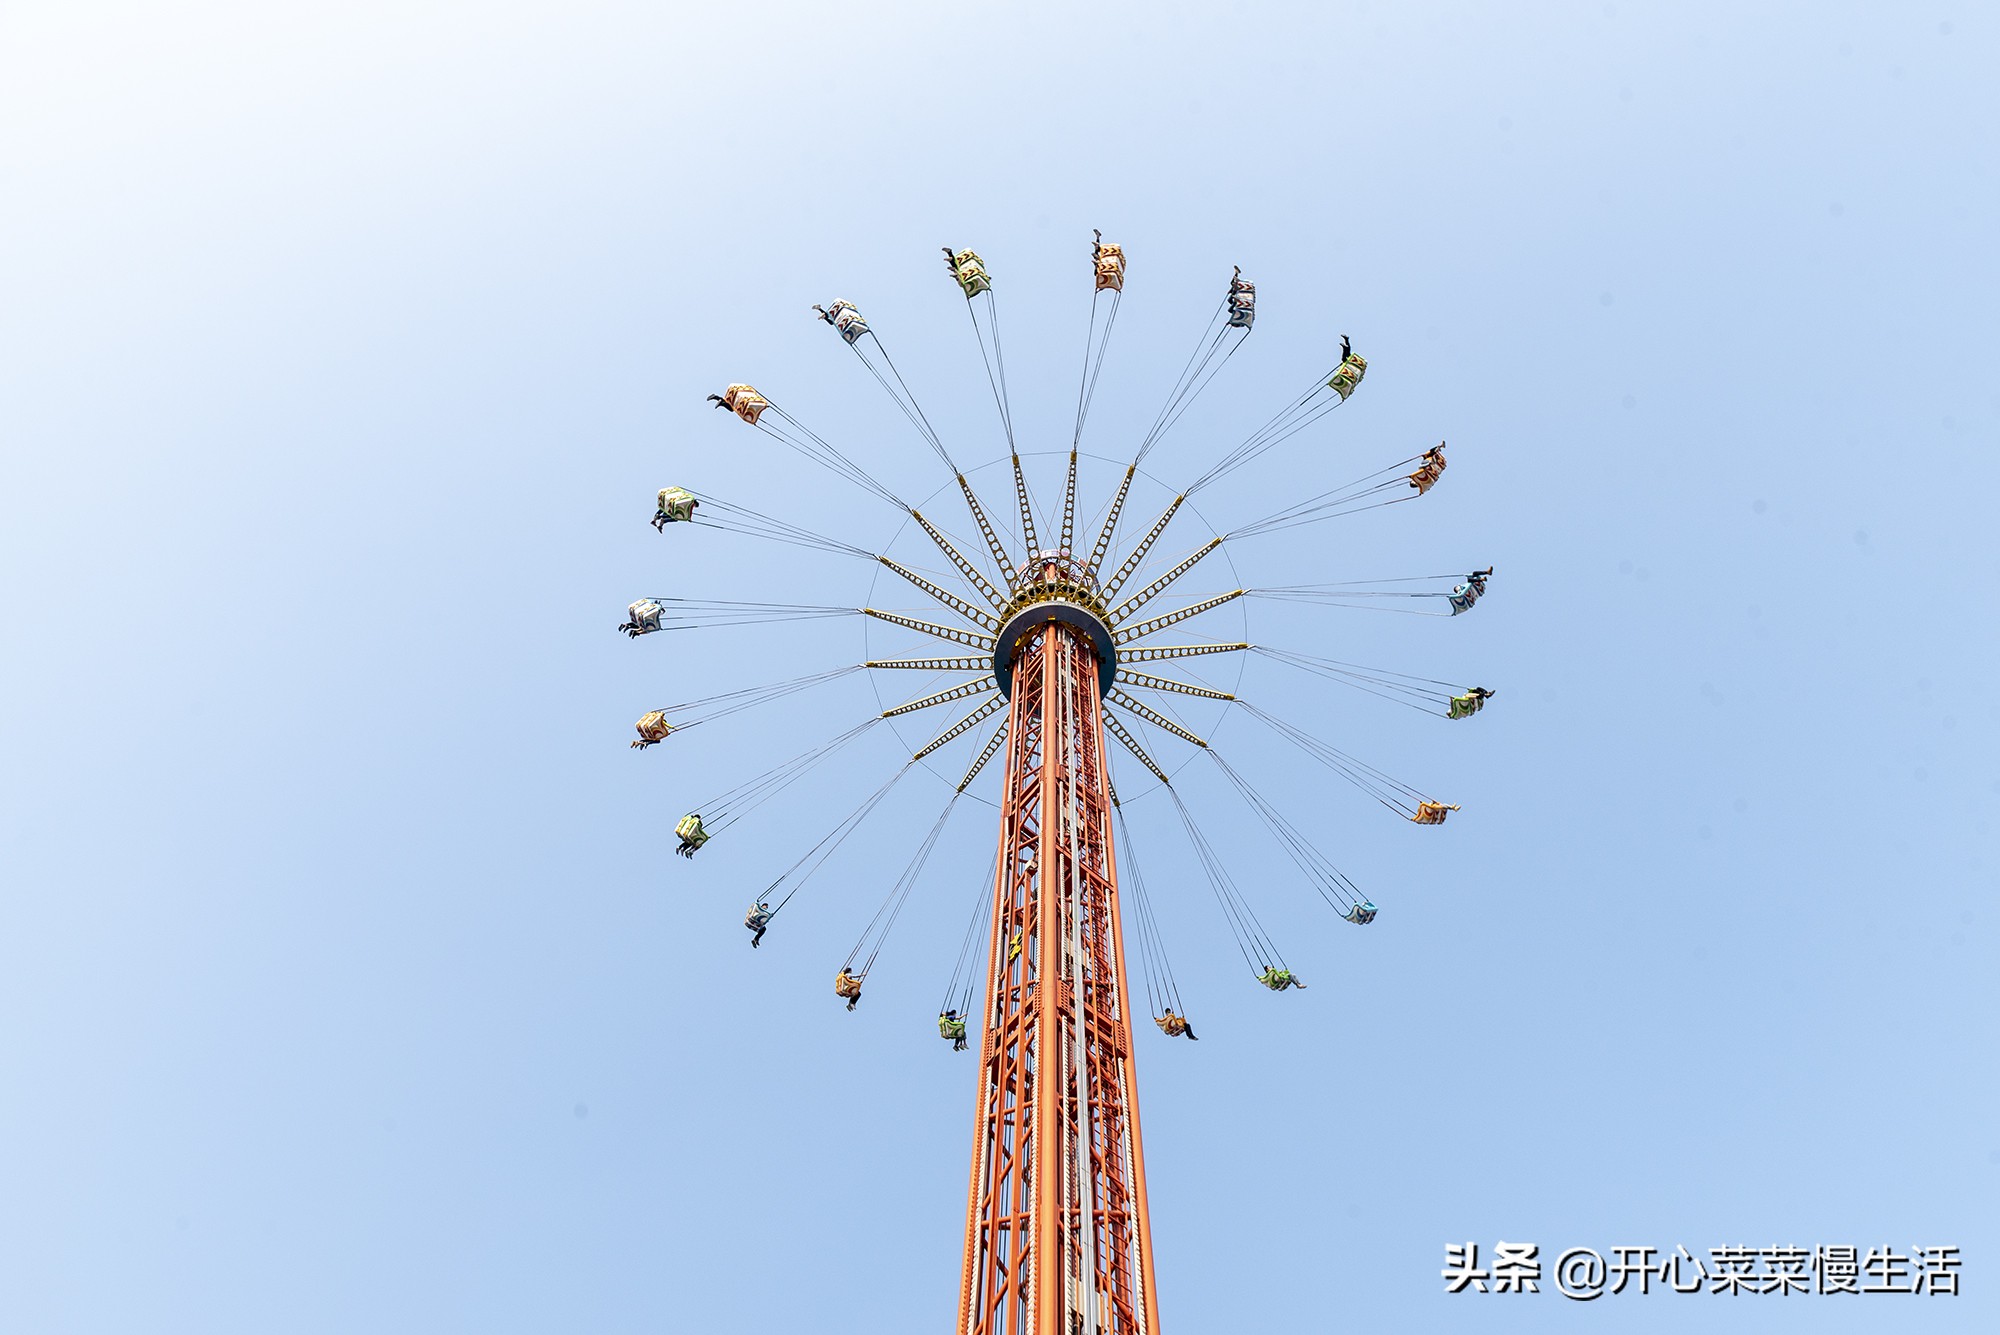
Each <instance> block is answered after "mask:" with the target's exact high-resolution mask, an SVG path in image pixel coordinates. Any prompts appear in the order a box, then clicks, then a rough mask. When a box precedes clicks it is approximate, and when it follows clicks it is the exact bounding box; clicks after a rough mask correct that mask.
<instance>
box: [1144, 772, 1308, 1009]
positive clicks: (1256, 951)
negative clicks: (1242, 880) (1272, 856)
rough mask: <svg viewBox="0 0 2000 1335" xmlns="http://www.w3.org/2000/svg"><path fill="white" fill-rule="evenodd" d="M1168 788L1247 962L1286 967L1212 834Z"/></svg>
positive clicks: (1257, 966)
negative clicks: (1213, 842)
mask: <svg viewBox="0 0 2000 1335" xmlns="http://www.w3.org/2000/svg"><path fill="white" fill-rule="evenodd" d="M1166 792H1167V796H1168V797H1170V798H1172V799H1173V803H1174V810H1175V811H1176V812H1178V813H1179V814H1180V818H1181V824H1182V825H1183V826H1184V827H1185V828H1186V830H1187V836H1188V843H1189V844H1190V845H1192V846H1193V848H1194V851H1195V859H1196V860H1197V861H1198V862H1200V863H1201V866H1202V871H1203V873H1204V874H1205V875H1206V876H1207V878H1208V884H1209V889H1211V890H1213V891H1214V892H1215V900H1216V903H1218V904H1220V905H1222V913H1223V916H1224V917H1225V918H1226V919H1228V921H1229V930H1230V933H1231V935H1233V936H1234V937H1235V938H1236V948H1237V950H1238V951H1240V952H1241V953H1242V955H1243V962H1244V963H1246V964H1248V965H1249V966H1250V967H1251V968H1252V969H1253V970H1255V971H1257V972H1258V973H1262V972H1263V971H1264V970H1265V969H1268V968H1270V967H1271V965H1272V964H1273V963H1276V964H1277V966H1278V967H1279V968H1280V969H1283V968H1285V961H1284V958H1283V957H1282V956H1280V955H1279V954H1278V951H1277V948H1276V946H1274V945H1273V944H1272V942H1271V939H1270V937H1269V936H1268V935H1267V934H1266V933H1265V932H1264V928H1263V925H1262V924H1261V923H1259V922H1258V921H1257V915H1256V914H1254V913H1252V912H1251V911H1250V906H1249V904H1248V903H1246V902H1244V900H1243V895H1242V892H1241V891H1239V890H1238V889H1237V888H1236V883H1235V881H1233V880H1231V879H1230V876H1229V871H1228V869H1227V868H1226V867H1224V865H1223V863H1222V859H1221V858H1219V857H1217V856H1216V853H1215V849H1214V848H1213V847H1212V846H1211V845H1210V844H1209V842H1208V837H1207V836H1206V835H1204V834H1203V833H1202V832H1201V826H1200V825H1199V824H1198V823H1197V822H1196V821H1195V818H1194V813H1193V812H1191V811H1189V810H1188V809H1187V803H1185V802H1183V801H1181V795H1180V793H1178V792H1177V791H1175V790H1174V788H1173V787H1172V785H1168V786H1167V789H1166Z"/></svg>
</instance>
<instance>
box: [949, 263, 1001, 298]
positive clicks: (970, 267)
mask: <svg viewBox="0 0 2000 1335" xmlns="http://www.w3.org/2000/svg"><path fill="white" fill-rule="evenodd" d="M951 273H952V277H954V278H956V279H957V280H958V285H959V287H960V288H962V289H963V290H964V292H965V299H966V300H967V301H971V300H972V299H973V298H974V297H976V296H978V295H979V294H980V293H981V292H991V291H992V290H993V280H992V279H991V278H989V277H987V274H986V261H984V260H982V259H980V258H979V256H978V254H977V253H975V252H973V251H970V250H961V251H959V252H958V253H957V254H956V255H953V256H952V257H951Z"/></svg>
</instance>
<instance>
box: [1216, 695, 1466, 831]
mask: <svg viewBox="0 0 2000 1335" xmlns="http://www.w3.org/2000/svg"><path fill="white" fill-rule="evenodd" d="M1237 703H1238V704H1239V705H1241V706H1242V707H1243V708H1244V709H1245V710H1246V711H1248V712H1249V714H1250V715H1251V716H1252V717H1253V718H1255V719H1257V720H1258V721H1259V722H1260V723H1262V724H1264V725H1265V726H1266V727H1268V728H1270V729H1271V730H1272V731H1273V732H1275V733H1277V734H1278V735H1279V736H1280V737H1283V738H1284V739H1285V740H1286V741H1289V742H1290V743H1292V745H1294V746H1296V747H1298V748H1299V749H1300V750H1301V751H1304V752H1305V753H1306V754H1307V755H1309V756H1311V757H1312V758H1313V759H1315V760H1317V761H1319V762H1320V763H1321V764H1322V765H1325V766H1326V767H1327V768H1328V769H1330V770H1332V771H1333V772H1334V773H1336V774H1338V775H1340V776H1341V777H1342V778H1344V779H1346V780H1347V781H1348V782H1349V783H1351V784H1353V785H1354V786H1355V787H1356V788H1359V789H1360V790H1361V791H1362V792H1364V793H1366V794H1368V795H1369V796H1370V797H1372V798H1374V799H1375V800H1376V801H1378V802H1380V803H1381V804H1382V805H1383V806H1385V807H1388V808H1389V809H1390V810H1391V811H1394V812H1396V813H1397V814H1398V815H1402V816H1405V817H1407V816H1411V815H1414V814H1415V812H1416V809H1417V807H1418V806H1419V805H1420V804H1421V803H1423V802H1426V801H1429V800H1430V799H1429V798H1427V797H1425V796H1424V794H1423V793H1421V792H1419V791H1417V790H1416V789H1415V788H1412V787H1410V785H1408V784H1406V783H1404V782H1403V781H1402V780H1400V779H1396V778H1392V777H1391V776H1389V775H1387V774H1385V773H1383V772H1382V771H1381V770H1379V769H1376V768H1375V767H1374V766H1373V765H1370V764H1368V763H1367V762H1366V761H1362V760H1358V759H1356V758H1355V757H1353V756H1351V755H1348V754H1347V753H1346V752H1345V751H1341V750H1339V749H1338V748H1336V747H1333V746H1329V745H1328V744H1327V743H1325V742H1322V741H1320V740H1319V739H1318V738H1317V737H1314V736H1313V735H1312V734H1311V733H1308V732H1306V731H1305V730H1304V729H1302V728H1298V727H1295V726H1294V725H1292V724H1290V723H1287V722H1285V721H1284V720H1283V719H1281V718H1277V717H1275V716H1273V715H1271V714H1268V713H1266V712H1265V711H1264V710H1262V709H1259V708H1258V707H1257V706H1255V705H1253V704H1249V703H1247V702H1245V701H1241V700H1239V701H1238V702H1237ZM1392 799H1398V800H1392Z"/></svg>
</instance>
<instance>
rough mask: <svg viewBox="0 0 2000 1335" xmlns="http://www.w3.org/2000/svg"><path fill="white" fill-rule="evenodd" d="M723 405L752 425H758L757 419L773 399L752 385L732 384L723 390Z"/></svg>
mask: <svg viewBox="0 0 2000 1335" xmlns="http://www.w3.org/2000/svg"><path fill="white" fill-rule="evenodd" d="M722 405H723V407H725V408H727V409H729V411H731V412H733V413H735V414H736V415H737V416H738V417H740V418H742V419H743V420H744V421H746V422H748V423H749V424H750V425H751V426H756V425H757V419H758V418H759V417H762V416H763V415H764V410H765V409H766V408H768V407H770V406H771V401H770V400H769V399H767V398H765V397H764V396H763V395H762V394H759V393H758V392H757V391H756V389H755V388H754V387H752V386H750V385H731V386H730V387H729V388H727V389H725V390H723V391H722Z"/></svg>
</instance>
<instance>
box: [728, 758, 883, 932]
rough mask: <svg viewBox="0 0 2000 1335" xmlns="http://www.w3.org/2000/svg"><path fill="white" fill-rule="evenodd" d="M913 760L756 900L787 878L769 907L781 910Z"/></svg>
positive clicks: (765, 899)
mask: <svg viewBox="0 0 2000 1335" xmlns="http://www.w3.org/2000/svg"><path fill="white" fill-rule="evenodd" d="M915 764H916V762H915V761H914V760H906V761H904V762H903V767H902V768H901V769H899V770H897V771H896V772H895V773H894V774H892V775H890V776H889V780H888V782H887V783H884V784H883V785H882V786H881V787H880V788H877V789H876V790H875V791H874V792H873V793H871V794H869V795H868V796H867V797H866V798H864V799H862V802H861V805H860V806H858V807H856V808H855V809H854V810H853V811H851V812H849V813H848V814H847V816H846V817H844V818H843V819H842V820H841V822H840V823H839V824H838V825H836V826H834V827H833V829H831V830H829V831H828V832H827V833H826V834H824V835H822V836H821V837H820V841H819V842H818V843H816V844H814V845H813V846H812V847H811V848H809V849H807V850H806V851H805V853H804V855H803V856H801V857H800V858H799V860H798V861H797V862H794V863H793V864H792V865H791V866H789V867H787V868H786V869H785V870H784V871H783V872H781V873H779V875H778V878H777V879H776V880H774V881H772V882H771V884H769V885H768V886H766V887H764V893H762V894H761V895H758V896H757V900H756V902H758V903H769V902H770V899H771V896H772V895H773V894H774V893H776V891H777V889H778V887H779V886H781V885H783V884H785V883H786V882H787V881H790V882H791V888H790V889H789V890H787V891H785V897H784V898H783V899H781V900H779V901H778V902H777V904H776V906H774V907H773V908H772V910H771V916H772V917H774V918H775V917H777V915H778V914H780V913H782V912H783V911H784V908H785V905H787V904H789V903H791V902H792V896H794V895H796V894H798V892H799V891H801V890H803V889H804V888H805V884H806V882H807V881H809V880H811V879H812V877H813V873H814V872H817V871H818V870H819V869H820V868H821V867H822V866H824V865H825V864H826V860H827V859H828V858H830V857H832V856H833V852H834V850H835V849H837V848H839V847H840V846H841V845H842V844H844V843H846V842H847V836H848V835H850V834H853V833H854V831H855V829H856V828H857V827H858V826H859V825H860V824H861V822H862V821H864V820H866V819H868V813H869V812H871V811H873V810H874V809H875V808H876V806H877V805H878V804H879V803H880V802H881V801H882V799H883V798H884V797H887V796H888V795H889V790H890V789H891V788H894V787H895V786H896V783H897V781H898V780H899V779H901V778H902V777H903V776H904V775H905V774H908V773H909V772H910V769H911V767H912V766H914V765H915Z"/></svg>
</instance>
